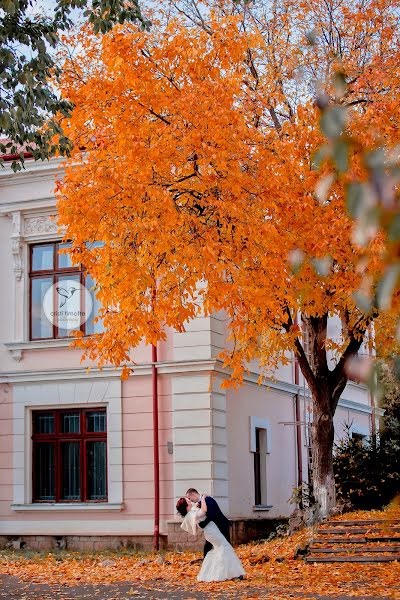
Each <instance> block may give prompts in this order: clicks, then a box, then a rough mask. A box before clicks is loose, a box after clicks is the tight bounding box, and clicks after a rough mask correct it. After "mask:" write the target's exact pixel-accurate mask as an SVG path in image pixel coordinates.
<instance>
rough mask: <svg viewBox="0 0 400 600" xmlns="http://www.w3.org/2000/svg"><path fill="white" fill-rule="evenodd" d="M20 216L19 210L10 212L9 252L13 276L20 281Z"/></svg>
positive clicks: (21, 269) (21, 246)
mask: <svg viewBox="0 0 400 600" xmlns="http://www.w3.org/2000/svg"><path fill="white" fill-rule="evenodd" d="M23 248H24V246H23V243H22V217H21V213H20V212H15V213H13V214H12V233H11V254H12V258H13V269H14V273H15V278H16V279H17V281H20V279H21V277H22V273H23V270H24V267H23Z"/></svg>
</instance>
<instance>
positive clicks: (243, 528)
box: [0, 519, 287, 552]
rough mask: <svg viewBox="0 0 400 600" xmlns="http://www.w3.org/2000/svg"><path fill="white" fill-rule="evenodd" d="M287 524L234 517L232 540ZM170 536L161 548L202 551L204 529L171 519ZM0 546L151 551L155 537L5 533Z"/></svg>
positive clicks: (261, 534) (256, 535) (237, 541)
mask: <svg viewBox="0 0 400 600" xmlns="http://www.w3.org/2000/svg"><path fill="white" fill-rule="evenodd" d="M283 523H287V519H233V520H231V521H230V528H231V542H232V544H233V545H235V546H236V545H237V544H244V543H246V542H249V541H251V540H257V539H264V538H267V537H268V536H269V535H270V533H272V532H273V531H275V529H276V528H277V526H278V525H281V524H283ZM167 527H168V535H161V536H160V549H161V550H165V549H167V548H169V549H171V550H178V551H181V552H182V551H184V550H191V551H201V550H202V549H203V547H204V537H203V534H202V532H201V531H199V533H198V535H197V536H196V537H195V536H193V535H190V534H189V533H186V532H185V531H183V529H181V521H178V520H173V521H167ZM0 548H11V549H14V550H36V551H47V552H50V551H54V550H72V551H74V550H75V551H82V552H96V551H101V550H115V551H118V550H122V549H131V550H137V551H150V550H152V548H153V537H152V536H150V535H147V536H146V535H142V536H139V535H138V536H117V535H102V536H88V535H86V536H84V535H65V536H52V535H21V536H12V535H3V536H0Z"/></svg>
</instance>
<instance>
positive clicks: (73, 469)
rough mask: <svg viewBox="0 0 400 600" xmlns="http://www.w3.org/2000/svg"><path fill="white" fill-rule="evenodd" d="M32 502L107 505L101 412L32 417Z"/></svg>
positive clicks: (103, 413)
mask: <svg viewBox="0 0 400 600" xmlns="http://www.w3.org/2000/svg"><path fill="white" fill-rule="evenodd" d="M32 450H33V473H32V475H33V477H32V480H33V481H32V483H33V487H32V490H33V494H32V500H33V502H106V501H107V415H106V411H105V410H104V409H89V410H86V409H84V410H78V409H74V410H72V409H70V410H43V411H42V410H40V411H34V412H33V413H32Z"/></svg>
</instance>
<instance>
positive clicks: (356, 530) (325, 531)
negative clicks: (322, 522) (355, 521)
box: [317, 526, 400, 535]
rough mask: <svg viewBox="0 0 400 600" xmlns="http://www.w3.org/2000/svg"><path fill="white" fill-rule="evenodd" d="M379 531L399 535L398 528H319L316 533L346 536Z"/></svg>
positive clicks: (399, 530) (399, 528)
mask: <svg viewBox="0 0 400 600" xmlns="http://www.w3.org/2000/svg"><path fill="white" fill-rule="evenodd" d="M381 531H382V532H386V531H390V533H399V534H400V527H396V526H393V527H389V526H387V527H379V528H378V527H377V528H374V527H329V528H328V527H319V528H318V529H317V533H318V534H323V535H346V534H350V533H379V532H381Z"/></svg>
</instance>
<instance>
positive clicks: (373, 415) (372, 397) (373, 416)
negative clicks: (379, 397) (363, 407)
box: [368, 325, 377, 439]
mask: <svg viewBox="0 0 400 600" xmlns="http://www.w3.org/2000/svg"><path fill="white" fill-rule="evenodd" d="M372 336H373V332H372V327H371V325H369V326H368V338H369V339H368V346H369V348H368V354H369V356H370V359H371V362H372V357H373V354H372V348H371V342H370V340H371V339H372ZM376 377H377V374H376V373H374V384H376V381H375V378H376ZM374 388H375V389H376V385H374ZM368 394H369V401H370V404H371V409H372V412H371V433H372V436H373V439H375V436H376V420H375V419H376V410H375V409H376V405H375V395H374V392H373V391H372V390H371V386H370V388H369V391H368Z"/></svg>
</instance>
